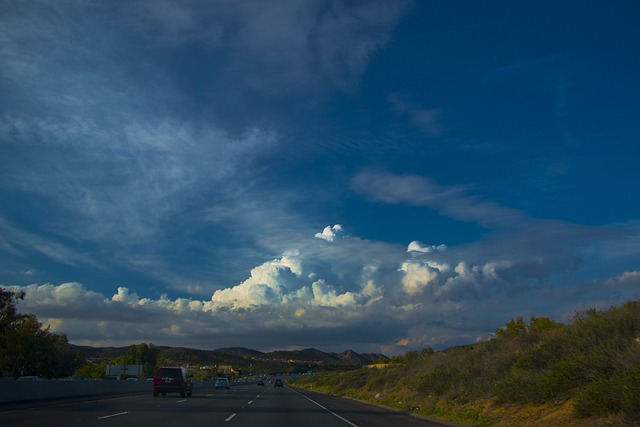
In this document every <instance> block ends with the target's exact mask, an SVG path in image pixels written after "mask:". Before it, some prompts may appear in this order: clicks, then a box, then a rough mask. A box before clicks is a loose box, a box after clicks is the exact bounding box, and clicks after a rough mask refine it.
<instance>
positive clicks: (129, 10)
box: [0, 0, 640, 355]
mask: <svg viewBox="0 0 640 427" xmlns="http://www.w3.org/2000/svg"><path fill="white" fill-rule="evenodd" d="M638 17H640V6H639V5H638V3H637V2H635V1H606V2H605V1H597V2H589V1H587V2H579V3H577V2H569V1H567V2H537V3H535V4H531V5H523V4H521V3H514V2H507V1H490V2H477V1H459V2H431V1H418V2H410V1H393V2H391V1H389V2H386V1H339V0H335V1H329V0H327V1H312V0H309V1H304V2H300V1H297V0H296V1H294V0H291V1H277V2H263V1H258V0H255V1H252V0H245V1H238V2H232V1H195V0H193V1H191V0H185V1H168V0H154V1H115V2H101V1H84V2H76V1H64V0H61V1H29V2H26V1H25V2H22V1H4V2H3V13H2V16H1V17H0V55H1V56H0V58H1V66H0V85H1V86H0V92H1V93H2V96H0V166H1V167H0V262H1V268H0V284H1V285H2V286H4V287H11V288H12V289H16V290H24V291H25V292H26V298H25V300H24V301H23V302H21V303H20V305H19V308H20V309H21V310H23V311H27V312H31V313H35V314H36V315H37V316H38V318H39V319H40V320H41V321H42V322H44V323H45V324H47V325H49V326H50V327H51V328H52V330H53V331H55V332H59V333H66V334H67V336H68V338H69V340H70V341H71V342H72V343H76V344H83V345H96V346H103V345H129V344H133V343H140V342H153V343H155V344H158V345H174V346H188V347H195V348H203V349H215V348H220V347H227V346H244V347H251V348H255V349H258V350H271V349H285V348H306V347H316V348H320V349H322V350H326V351H342V350H346V349H348V348H351V349H354V350H356V351H360V352H368V351H375V352H384V353H386V354H390V355H393V354H398V353H402V352H405V351H407V350H410V349H420V348H423V347H426V346H431V347H433V348H437V349H439V348H446V347H448V346H452V345H458V344H465V343H472V342H476V341H480V340H485V339H488V338H490V337H491V333H492V332H494V331H495V329H496V328H498V327H500V326H501V325H503V324H504V323H506V322H507V321H509V320H510V319H511V318H513V317H516V316H518V315H522V316H524V317H525V318H528V317H529V316H532V315H534V316H550V317H552V318H554V319H555V320H557V321H562V322H566V321H569V319H570V318H571V316H572V314H573V313H575V311H576V310H581V309H584V308H588V307H596V308H602V309H604V308H608V307H610V306H612V305H617V304H621V303H623V302H625V301H627V300H629V299H637V298H638V297H639V296H640V191H639V188H640V187H639V184H638V183H640V161H639V159H640V148H639V141H640V129H639V123H640V120H639V118H640V108H639V107H640V102H639V100H640V77H639V76H640V51H639V50H638V43H637V41H638V40H640V25H639V24H640V23H639V22H638V20H639V19H638Z"/></svg>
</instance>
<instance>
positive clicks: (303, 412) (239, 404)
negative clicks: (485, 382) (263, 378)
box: [0, 384, 443, 427]
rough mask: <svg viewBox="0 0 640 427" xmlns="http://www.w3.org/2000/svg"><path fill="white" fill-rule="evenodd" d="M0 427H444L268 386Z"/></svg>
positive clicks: (130, 402)
mask: <svg viewBox="0 0 640 427" xmlns="http://www.w3.org/2000/svg"><path fill="white" fill-rule="evenodd" d="M0 425H2V426H4V427H11V426H37V425H46V426H47V427H57V426H60V427H62V426H65V427H66V426H72V425H80V426H101V427H103V426H104V427H128V426H157V427H162V426H174V427H199V426H208V427H211V426H217V425H224V426H225V427H248V426H252V427H254V426H256V425H264V426H271V425H274V426H275V425H278V426H285V427H286V426H304V427H356V426H357V427H365V426H366V427H370V426H373V427H376V426H380V427H387V426H389V427H391V426H393V427H396V426H406V427H436V426H440V427H441V426H442V425H443V424H439V423H434V422H430V421H426V420H422V419H417V418H414V417H410V416H408V415H405V414H401V413H398V412H394V411H389V410H385V409H382V408H379V407H376V406H373V405H367V404H363V403H360V402H357V401H353V400H349V399H343V398H340V397H335V396H329V395H324V394H320V393H311V392H308V391H303V390H296V389H293V388H290V387H288V386H287V385H285V387H284V388H279V387H278V388H274V387H272V385H271V384H268V385H266V386H264V387H262V386H257V385H253V384H251V385H242V386H234V387H232V388H231V390H213V389H198V390H197V393H196V390H194V394H193V396H192V397H190V398H181V397H180V396H179V395H177V394H168V395H167V396H159V397H153V396H152V394H151V392H149V394H145V395H133V396H124V397H122V396H120V397H105V398H101V399H91V400H86V401H78V400H74V401H65V402H48V403H47V404H38V405H33V406H31V407H25V405H19V406H14V407H5V408H1V409H0Z"/></svg>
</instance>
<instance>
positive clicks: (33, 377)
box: [16, 375, 40, 381]
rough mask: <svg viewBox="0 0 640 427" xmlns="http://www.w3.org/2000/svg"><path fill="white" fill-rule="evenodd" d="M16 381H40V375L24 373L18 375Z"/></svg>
mask: <svg viewBox="0 0 640 427" xmlns="http://www.w3.org/2000/svg"><path fill="white" fill-rule="evenodd" d="M16 381H40V377H38V376H37V375H25V376H23V377H18V379H17V380H16Z"/></svg>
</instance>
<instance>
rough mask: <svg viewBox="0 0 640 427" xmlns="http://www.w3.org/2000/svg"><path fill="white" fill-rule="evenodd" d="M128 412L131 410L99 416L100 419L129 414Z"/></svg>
mask: <svg viewBox="0 0 640 427" xmlns="http://www.w3.org/2000/svg"><path fill="white" fill-rule="evenodd" d="M128 413H129V411H127V412H118V413H117V414H111V415H105V416H103V417H98V419H99V420H104V419H106V418H112V417H119V416H120V415H125V414H128Z"/></svg>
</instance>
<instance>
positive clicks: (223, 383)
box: [213, 378, 231, 390]
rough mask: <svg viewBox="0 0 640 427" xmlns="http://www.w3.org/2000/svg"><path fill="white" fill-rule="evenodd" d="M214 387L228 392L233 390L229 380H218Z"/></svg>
mask: <svg viewBox="0 0 640 427" xmlns="http://www.w3.org/2000/svg"><path fill="white" fill-rule="evenodd" d="M213 387H214V388H215V389H216V390H217V389H219V388H226V389H227V390H231V383H229V380H228V379H227V378H218V379H217V380H216V383H215V384H214V385H213Z"/></svg>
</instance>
